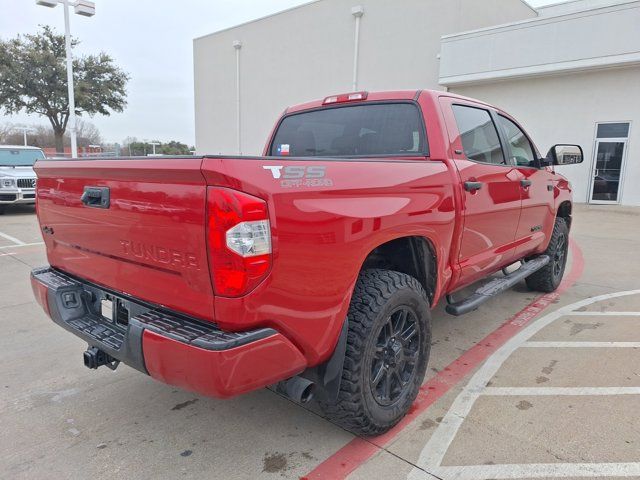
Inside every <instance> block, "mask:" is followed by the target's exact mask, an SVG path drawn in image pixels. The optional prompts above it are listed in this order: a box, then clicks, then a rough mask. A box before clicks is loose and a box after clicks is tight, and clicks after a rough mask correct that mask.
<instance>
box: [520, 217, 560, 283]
mask: <svg viewBox="0 0 640 480" xmlns="http://www.w3.org/2000/svg"><path fill="white" fill-rule="evenodd" d="M568 253H569V227H568V226H567V221H566V220H565V219H564V218H562V217H558V218H556V223H555V225H554V227H553V233H552V235H551V240H550V241H549V246H548V247H547V249H546V250H545V252H544V254H543V255H548V256H549V258H550V259H551V260H550V261H549V263H548V264H547V265H545V266H544V267H543V268H541V269H540V270H538V271H537V272H535V273H533V274H531V275H529V276H528V277H527V279H526V282H527V286H528V287H529V288H530V289H531V290H537V291H540V292H547V293H549V292H553V291H554V290H555V289H556V288H558V286H559V285H560V282H561V281H562V277H563V276H564V270H565V267H566V265H567V257H568Z"/></svg>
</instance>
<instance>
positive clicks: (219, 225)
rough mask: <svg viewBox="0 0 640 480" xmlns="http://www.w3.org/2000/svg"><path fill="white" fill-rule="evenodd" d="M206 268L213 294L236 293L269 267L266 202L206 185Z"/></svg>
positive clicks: (256, 281)
mask: <svg viewBox="0 0 640 480" xmlns="http://www.w3.org/2000/svg"><path fill="white" fill-rule="evenodd" d="M207 210H208V211H207V215H208V217H209V221H208V241H209V269H210V271H211V280H212V282H213V288H214V291H215V293H216V295H220V296H224V297H239V296H241V295H244V294H246V293H248V292H250V291H251V290H253V289H254V288H255V287H256V286H257V285H258V284H259V283H260V282H261V281H262V280H264V278H265V277H266V276H267V274H268V273H269V269H270V268H271V227H270V225H269V214H268V212H267V203H266V202H265V201H264V200H262V199H260V198H257V197H254V196H253V195H249V194H247V193H243V192H239V191H237V190H231V189H229V188H221V187H209V188H208V189H207Z"/></svg>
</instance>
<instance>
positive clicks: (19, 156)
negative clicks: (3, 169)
mask: <svg viewBox="0 0 640 480" xmlns="http://www.w3.org/2000/svg"><path fill="white" fill-rule="evenodd" d="M43 158H44V154H43V153H42V150H32V149H22V148H0V166H11V167H31V166H33V164H34V163H36V160H40V159H43Z"/></svg>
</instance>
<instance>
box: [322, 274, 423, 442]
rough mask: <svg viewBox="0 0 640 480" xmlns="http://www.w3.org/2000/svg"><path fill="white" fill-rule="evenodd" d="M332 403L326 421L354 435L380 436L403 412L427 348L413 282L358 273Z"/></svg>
mask: <svg viewBox="0 0 640 480" xmlns="http://www.w3.org/2000/svg"><path fill="white" fill-rule="evenodd" d="M348 321H349V330H348V333H347V350H346V354H345V361H344V367H343V372H342V379H341V383H340V391H339V394H338V400H337V401H336V402H333V403H328V404H322V405H321V407H322V408H323V410H324V412H325V414H326V415H327V417H328V418H329V419H330V420H331V421H333V422H335V423H337V424H339V425H341V426H342V427H344V428H346V429H347V430H350V431H352V432H354V433H356V434H359V435H379V434H381V433H384V432H386V431H387V430H389V429H390V428H391V427H393V426H394V425H395V424H396V423H398V422H399V421H400V420H401V419H402V417H404V416H405V415H406V413H407V411H408V410H409V407H410V406H411V404H412V403H413V401H414V400H415V398H416V396H417V395H418V390H419V388H420V385H421V384H422V381H423V379H424V375H425V371H426V368H427V362H428V360H429V351H430V345H431V314H430V310H429V301H428V299H427V296H426V294H425V291H424V289H423V288H422V286H421V285H420V283H419V282H418V281H417V280H416V279H415V278H413V277H411V276H409V275H405V274H403V273H399V272H395V271H390V270H366V271H364V272H363V273H361V275H360V277H359V279H358V282H357V284H356V288H355V290H354V293H353V298H352V299H351V305H350V307H349V314H348Z"/></svg>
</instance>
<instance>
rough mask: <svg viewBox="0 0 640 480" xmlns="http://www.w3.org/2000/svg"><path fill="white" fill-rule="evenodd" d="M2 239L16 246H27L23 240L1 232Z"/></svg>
mask: <svg viewBox="0 0 640 480" xmlns="http://www.w3.org/2000/svg"><path fill="white" fill-rule="evenodd" d="M0 237H2V238H4V239H5V240H9V241H10V242H13V243H15V244H16V245H25V243H24V242H23V241H22V240H18V239H17V238H16V237H12V236H11V235H8V234H6V233H2V232H0Z"/></svg>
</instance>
